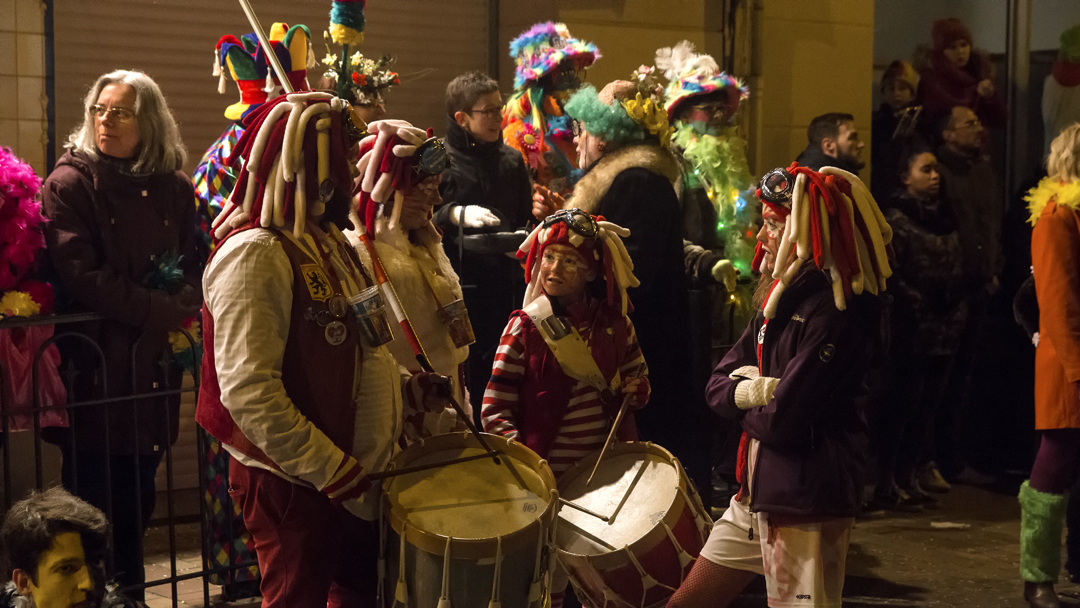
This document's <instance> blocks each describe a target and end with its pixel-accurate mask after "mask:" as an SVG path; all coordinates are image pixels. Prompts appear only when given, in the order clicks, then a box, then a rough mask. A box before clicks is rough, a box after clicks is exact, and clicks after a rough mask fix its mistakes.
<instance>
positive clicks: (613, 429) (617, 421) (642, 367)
mask: <svg viewBox="0 0 1080 608" xmlns="http://www.w3.org/2000/svg"><path fill="white" fill-rule="evenodd" d="M644 371H645V362H644V361H642V362H641V365H638V367H637V369H636V370H634V377H639V378H640V377H641V374H642V373H643V372H644ZM632 394H633V393H627V394H626V396H625V397H623V400H622V406H621V407H619V413H618V414H616V415H615V422H614V423H613V424H612V425H611V432H609V433H608V436H607V440H606V441H604V447H602V448H600V455H599V456H597V457H596V464H595V465H593V469H592V473H589V478H588V479H586V480H585V487H586V488H587V487H589V485H590V484H592V479H593V477H595V476H596V471H597V469H599V468H600V461H601V460H603V459H604V454H605V453H606V452H607V449H608V447H609V446H610V445H611V442H612V440H613V439H615V433H616V431H618V430H619V425H620V424H622V419H623V416H625V415H626V408H627V406H629V405H630V395H632Z"/></svg>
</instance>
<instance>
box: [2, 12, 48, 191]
mask: <svg viewBox="0 0 1080 608" xmlns="http://www.w3.org/2000/svg"><path fill="white" fill-rule="evenodd" d="M45 102H46V99H45V5H44V4H42V3H41V1H40V0H0V146H6V147H8V148H11V149H12V151H13V152H14V153H15V154H16V155H17V156H19V157H21V158H22V159H23V160H25V161H26V162H27V163H29V164H30V166H32V167H33V168H34V171H36V172H37V174H38V175H40V176H44V175H45V173H44V172H45V146H46V144H47V142H48V140H47V127H48V120H47V119H46V115H45Z"/></svg>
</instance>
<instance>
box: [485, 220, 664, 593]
mask: <svg viewBox="0 0 1080 608" xmlns="http://www.w3.org/2000/svg"><path fill="white" fill-rule="evenodd" d="M629 234H630V232H629V231H628V230H626V229H624V228H621V227H619V226H616V225H615V224H611V223H609V222H606V221H604V218H603V217H602V216H601V217H594V216H592V215H589V214H587V213H585V212H584V211H581V210H579V209H567V210H563V211H559V212H557V213H555V214H554V215H552V216H550V217H548V219H547V220H545V221H544V223H543V225H541V226H540V227H538V228H536V229H535V230H534V231H533V232H532V234H530V235H529V237H528V238H527V239H526V240H525V242H524V243H523V244H522V245H521V248H520V250H519V251H518V257H519V258H522V259H524V260H525V277H526V280H527V281H528V286H527V288H526V293H525V301H524V308H523V310H519V311H517V312H515V313H514V314H513V315H512V316H511V317H510V322H509V323H508V324H507V326H506V329H505V330H504V331H503V335H502V339H501V342H500V344H499V349H498V351H497V354H496V356H495V365H494V367H493V369H492V371H491V380H490V381H489V382H488V386H487V391H485V393H484V401H483V410H482V418H483V424H484V430H486V431H487V432H489V433H497V434H500V435H504V436H507V437H511V438H513V439H516V440H518V441H520V442H522V443H524V444H525V445H527V446H528V447H529V448H531V449H532V450H533V451H535V452H536V453H537V454H539V455H540V456H541V457H542V458H545V459H547V461H548V464H549V465H550V466H551V470H552V471H553V472H554V473H555V474H556V475H558V474H559V473H561V472H563V471H566V470H567V469H569V468H570V467H572V466H573V465H574V463H576V462H577V461H578V460H580V459H581V458H583V457H584V456H586V455H587V454H589V453H590V452H593V451H595V450H598V449H600V447H601V446H603V444H604V439H605V438H606V437H607V434H608V431H609V430H610V428H611V427H610V424H611V421H612V420H613V419H614V417H615V414H616V413H617V412H618V410H619V407H620V405H621V403H622V401H623V399H626V400H627V403H628V405H629V408H630V409H632V410H636V409H640V408H641V407H642V406H644V405H645V404H646V403H647V402H648V400H649V380H648V375H647V373H646V372H645V371H644V370H645V367H644V365H643V364H644V358H643V357H642V354H641V349H640V348H639V347H638V342H637V336H636V334H635V332H634V325H633V323H631V321H630V319H629V318H628V317H627V311H628V309H629V307H630V302H629V300H628V298H627V296H626V288H627V287H635V286H637V284H638V281H637V279H636V278H635V277H634V275H633V263H632V261H631V260H630V256H629V254H628V253H627V252H626V248H625V247H623V244H622V239H621V237H626V236H629ZM601 278H602V280H600V279H601ZM639 368H640V369H641V370H642V372H640V373H638V372H637V370H638V369H639ZM618 437H619V439H622V440H624V441H633V440H635V439H637V430H636V428H635V426H634V423H633V416H632V415H628V416H626V419H625V420H624V421H623V422H622V425H621V426H620V428H619V431H618ZM566 581H567V579H566V576H565V574H563V573H562V572H559V573H557V574H556V580H555V581H554V582H553V584H552V590H553V591H554V593H553V594H552V605H553V607H554V608H558V607H559V606H561V604H562V597H563V590H564V589H565V588H566Z"/></svg>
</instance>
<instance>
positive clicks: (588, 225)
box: [544, 209, 600, 239]
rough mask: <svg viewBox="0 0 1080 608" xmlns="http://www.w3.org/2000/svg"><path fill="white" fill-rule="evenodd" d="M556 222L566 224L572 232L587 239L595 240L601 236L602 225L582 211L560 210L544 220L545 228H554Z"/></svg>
mask: <svg viewBox="0 0 1080 608" xmlns="http://www.w3.org/2000/svg"><path fill="white" fill-rule="evenodd" d="M556 222H564V223H565V224H566V225H567V226H569V227H570V229H571V230H573V231H574V232H576V233H578V234H580V235H581V236H583V237H585V238H587V239H595V238H596V237H597V236H599V235H600V225H599V224H597V223H596V218H594V217H593V216H591V215H589V214H588V213H585V212H584V211H582V210H581V209H560V210H559V211H556V212H555V213H552V214H551V215H549V216H548V217H547V219H545V220H544V228H548V227H550V226H553V225H554V224H555V223H556Z"/></svg>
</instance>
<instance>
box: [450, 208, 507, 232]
mask: <svg viewBox="0 0 1080 608" xmlns="http://www.w3.org/2000/svg"><path fill="white" fill-rule="evenodd" d="M461 215H462V213H461V207H454V208H453V209H451V210H450V223H451V224H453V225H455V226H459V225H461V219H462V218H461ZM501 223H502V220H500V219H499V218H498V217H497V216H496V215H495V214H494V213H492V212H491V211H490V210H488V209H486V208H484V207H481V206H480V205H465V227H466V228H483V227H484V226H498V225H499V224H501Z"/></svg>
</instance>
